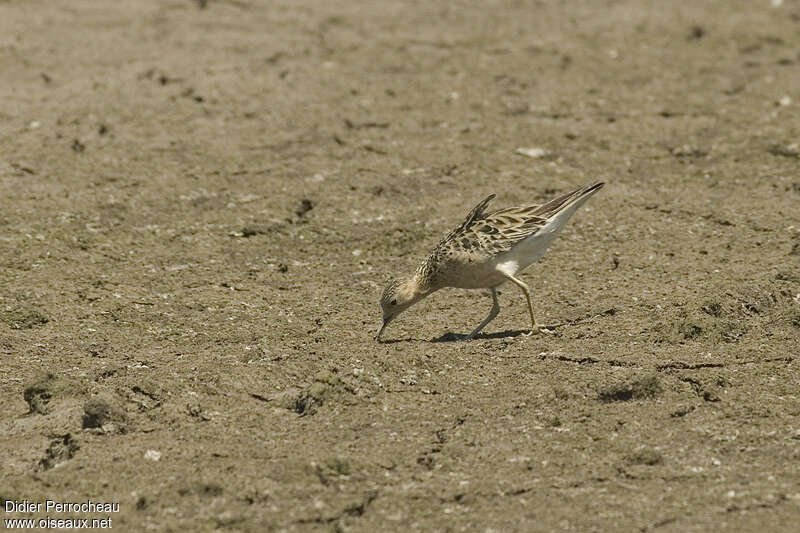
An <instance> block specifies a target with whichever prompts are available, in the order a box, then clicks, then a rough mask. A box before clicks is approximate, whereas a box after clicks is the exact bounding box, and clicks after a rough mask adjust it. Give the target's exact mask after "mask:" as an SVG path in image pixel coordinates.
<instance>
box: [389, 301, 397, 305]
mask: <svg viewBox="0 0 800 533" xmlns="http://www.w3.org/2000/svg"><path fill="white" fill-rule="evenodd" d="M389 305H397V300H392V301H391V302H389Z"/></svg>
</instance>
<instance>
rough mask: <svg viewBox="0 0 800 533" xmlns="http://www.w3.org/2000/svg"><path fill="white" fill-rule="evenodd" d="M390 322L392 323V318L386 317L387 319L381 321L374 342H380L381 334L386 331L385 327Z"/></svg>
mask: <svg viewBox="0 0 800 533" xmlns="http://www.w3.org/2000/svg"><path fill="white" fill-rule="evenodd" d="M391 321H392V317H387V318H384V319H383V325H382V326H381V327H380V329H378V333H377V334H376V335H375V340H376V341H379V340H381V334H382V333H383V330H385V329H386V326H388V325H389V322H391Z"/></svg>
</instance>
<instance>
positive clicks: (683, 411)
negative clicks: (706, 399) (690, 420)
mask: <svg viewBox="0 0 800 533" xmlns="http://www.w3.org/2000/svg"><path fill="white" fill-rule="evenodd" d="M694 409H695V407H694V405H681V406H679V407H678V408H677V409H675V410H674V411H672V412H671V413H670V414H669V416H671V417H672V418H681V417H684V416H686V415H688V414H689V413H691V412H692V411H694Z"/></svg>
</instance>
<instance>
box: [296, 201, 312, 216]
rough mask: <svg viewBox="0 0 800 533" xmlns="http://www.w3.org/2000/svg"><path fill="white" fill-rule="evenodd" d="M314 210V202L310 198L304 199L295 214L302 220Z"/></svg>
mask: <svg viewBox="0 0 800 533" xmlns="http://www.w3.org/2000/svg"><path fill="white" fill-rule="evenodd" d="M312 209H314V202H312V201H311V200H309V199H308V198H303V199H302V200H300V205H299V206H298V207H297V209H296V210H295V212H294V214H295V215H297V216H298V217H300V218H302V217H304V216H305V215H306V213H308V212H309V211H311V210H312Z"/></svg>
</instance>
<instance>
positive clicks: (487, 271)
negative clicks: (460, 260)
mask: <svg viewBox="0 0 800 533" xmlns="http://www.w3.org/2000/svg"><path fill="white" fill-rule="evenodd" d="M447 270H448V272H447V273H446V274H445V275H444V276H442V280H441V281H442V285H443V286H446V287H455V288H458V289H486V288H490V287H496V286H498V285H501V284H502V283H504V282H505V281H506V277H505V276H504V275H503V274H502V272H499V271H498V270H497V268H496V265H493V264H491V263H466V264H459V265H453V267H451V268H449V269H447Z"/></svg>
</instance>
